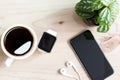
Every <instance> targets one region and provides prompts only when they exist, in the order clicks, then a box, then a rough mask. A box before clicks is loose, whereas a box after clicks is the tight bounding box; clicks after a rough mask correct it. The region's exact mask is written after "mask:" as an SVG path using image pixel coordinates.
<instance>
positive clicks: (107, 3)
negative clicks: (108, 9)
mask: <svg viewBox="0 0 120 80" xmlns="http://www.w3.org/2000/svg"><path fill="white" fill-rule="evenodd" d="M115 1H116V0H101V2H102V3H103V4H104V5H105V6H109V5H110V4H112V3H113V2H115Z"/></svg>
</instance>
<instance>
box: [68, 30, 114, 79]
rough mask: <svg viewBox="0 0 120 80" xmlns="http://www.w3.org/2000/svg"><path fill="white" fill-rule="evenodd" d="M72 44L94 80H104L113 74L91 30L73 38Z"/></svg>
mask: <svg viewBox="0 0 120 80" xmlns="http://www.w3.org/2000/svg"><path fill="white" fill-rule="evenodd" d="M70 44H71V46H72V48H73V49H74V51H75V53H76V54H77V56H78V58H79V59H80V61H81V62H82V64H83V66H84V68H85V69H86V71H87V73H88V75H89V77H90V78H91V79H92V80H104V79H105V78H107V77H108V76H110V75H111V74H113V69H112V67H111V65H110V64H109V62H108V60H107V59H106V57H105V56H104V53H103V52H102V50H101V49H100V47H99V45H98V44H97V42H96V40H95V38H94V36H93V35H92V33H91V32H90V31H89V30H87V31H85V32H83V33H81V34H79V35H77V36H76V37H74V38H72V39H71V40H70Z"/></svg>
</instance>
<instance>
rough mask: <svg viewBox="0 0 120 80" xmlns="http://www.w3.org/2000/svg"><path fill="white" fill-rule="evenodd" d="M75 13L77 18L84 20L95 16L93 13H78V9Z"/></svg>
mask: <svg viewBox="0 0 120 80" xmlns="http://www.w3.org/2000/svg"><path fill="white" fill-rule="evenodd" d="M75 11H76V13H77V14H78V15H79V16H81V17H82V18H84V19H88V18H91V17H93V16H94V15H95V13H94V12H91V13H89V12H82V11H80V10H79V9H76V10H75Z"/></svg>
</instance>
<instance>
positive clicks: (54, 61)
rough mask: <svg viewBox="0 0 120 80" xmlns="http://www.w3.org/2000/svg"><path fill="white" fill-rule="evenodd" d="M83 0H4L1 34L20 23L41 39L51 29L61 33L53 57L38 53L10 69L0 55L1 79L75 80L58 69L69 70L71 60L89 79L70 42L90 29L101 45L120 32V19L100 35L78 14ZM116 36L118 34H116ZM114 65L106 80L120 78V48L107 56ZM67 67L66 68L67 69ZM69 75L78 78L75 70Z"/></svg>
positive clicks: (0, 8) (0, 1)
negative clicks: (106, 38) (77, 11)
mask: <svg viewBox="0 0 120 80" xmlns="http://www.w3.org/2000/svg"><path fill="white" fill-rule="evenodd" d="M78 1H79V0H0V35H1V34H2V33H3V32H4V31H5V29H7V28H8V27H10V26H12V25H16V24H24V25H28V26H31V27H32V28H33V29H34V30H35V32H36V35H37V36H38V41H39V39H40V37H41V36H42V33H43V32H44V31H46V30H48V29H53V30H55V31H57V32H58V36H57V42H56V44H55V46H54V49H53V50H52V52H51V53H50V54H44V53H41V52H39V51H38V50H36V51H35V53H34V54H33V55H32V56H31V57H29V58H27V59H25V60H16V61H15V62H14V63H13V64H12V66H11V67H9V68H7V67H5V65H4V61H5V59H6V58H7V57H6V56H5V55H4V54H3V53H2V52H1V53H0V80H74V79H71V78H67V77H64V76H61V75H60V74H59V73H58V69H60V68H62V67H65V62H66V61H68V60H71V61H72V62H74V64H75V65H76V67H77V68H78V70H79V72H80V75H81V77H82V78H83V80H89V78H88V77H87V74H86V73H85V71H84V69H83V67H82V66H81V64H80V63H79V61H78V59H77V58H76V56H75V53H74V52H73V51H72V49H71V47H70V45H69V40H70V39H71V38H72V37H74V36H75V35H77V34H78V33H81V32H82V31H84V30H86V29H89V30H91V31H92V33H93V34H94V36H95V38H96V40H97V42H98V43H99V44H100V43H101V39H102V38H103V37H105V36H106V35H108V34H109V33H112V32H115V31H116V29H117V31H118V32H119V30H120V28H119V27H120V23H119V21H120V16H118V18H117V20H116V21H115V23H114V24H113V25H112V27H111V30H110V32H108V33H104V34H102V33H98V32H96V28H95V27H88V26H87V25H85V24H84V22H83V21H82V20H81V19H80V18H79V17H78V16H77V15H76V14H75V12H74V6H75V4H76V3H77V2H78ZM112 34H114V33H112ZM104 54H105V55H106V57H107V59H108V60H109V62H110V63H111V65H112V66H113V68H114V70H115V73H114V75H112V76H110V77H109V78H107V79H106V80H119V79H120V46H119V47H117V48H116V49H115V50H113V51H112V52H109V53H107V52H105V53H104ZM65 68H66V67H65ZM67 70H68V72H69V73H71V74H73V75H76V73H75V72H74V71H73V70H72V69H71V68H67Z"/></svg>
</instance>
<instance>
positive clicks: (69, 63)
mask: <svg viewBox="0 0 120 80" xmlns="http://www.w3.org/2000/svg"><path fill="white" fill-rule="evenodd" d="M65 65H66V66H67V67H72V68H73V69H74V71H75V72H76V73H77V75H78V76H79V80H82V79H81V77H80V74H79V72H78V70H77V68H76V66H75V65H74V64H73V63H72V62H71V61H67V62H66V63H65ZM59 72H60V73H61V74H62V75H64V76H66V77H70V78H74V79H76V80H78V79H77V78H76V77H75V76H73V75H69V74H67V73H66V70H65V68H61V69H60V70H59Z"/></svg>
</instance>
